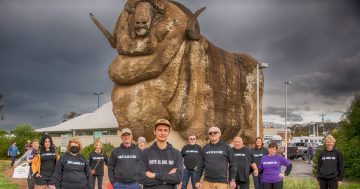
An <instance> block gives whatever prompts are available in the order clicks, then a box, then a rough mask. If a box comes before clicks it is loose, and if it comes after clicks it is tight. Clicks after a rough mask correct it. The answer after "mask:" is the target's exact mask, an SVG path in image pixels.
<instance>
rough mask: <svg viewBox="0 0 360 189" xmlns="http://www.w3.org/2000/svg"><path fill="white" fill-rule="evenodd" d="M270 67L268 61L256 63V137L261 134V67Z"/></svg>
mask: <svg viewBox="0 0 360 189" xmlns="http://www.w3.org/2000/svg"><path fill="white" fill-rule="evenodd" d="M267 67H269V64H268V63H257V64H256V137H259V136H260V116H259V114H260V113H259V112H260V103H259V101H260V100H259V96H260V94H259V93H260V92H259V69H263V68H267Z"/></svg>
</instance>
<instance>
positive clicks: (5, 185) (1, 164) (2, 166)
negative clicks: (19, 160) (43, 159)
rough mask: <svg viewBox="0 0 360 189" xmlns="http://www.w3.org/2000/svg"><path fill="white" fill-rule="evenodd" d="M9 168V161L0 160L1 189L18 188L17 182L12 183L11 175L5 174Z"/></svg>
mask: <svg viewBox="0 0 360 189" xmlns="http://www.w3.org/2000/svg"><path fill="white" fill-rule="evenodd" d="M8 168H9V162H8V161H0V188H1V189H17V188H18V187H19V186H18V184H16V183H12V182H10V180H9V177H8V176H7V175H5V174H4V171H5V170H6V169H8Z"/></svg>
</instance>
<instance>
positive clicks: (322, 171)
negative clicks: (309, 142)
mask: <svg viewBox="0 0 360 189" xmlns="http://www.w3.org/2000/svg"><path fill="white" fill-rule="evenodd" d="M333 178H338V180H339V181H342V180H343V178H344V161H343V157H342V154H341V152H340V151H338V150H337V149H335V148H334V149H332V150H331V151H328V150H326V149H325V150H324V151H322V152H321V153H320V156H319V159H318V175H317V179H333Z"/></svg>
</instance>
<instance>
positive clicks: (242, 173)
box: [232, 146, 254, 182]
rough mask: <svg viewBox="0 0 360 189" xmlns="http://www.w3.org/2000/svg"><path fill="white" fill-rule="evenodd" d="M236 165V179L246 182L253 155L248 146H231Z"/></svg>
mask: <svg viewBox="0 0 360 189" xmlns="http://www.w3.org/2000/svg"><path fill="white" fill-rule="evenodd" d="M232 150H233V154H234V158H235V161H236V165H237V173H236V178H235V180H236V181H241V182H248V179H249V173H250V165H251V164H252V163H254V157H253V156H252V153H251V151H250V149H249V148H247V147H246V146H243V147H242V148H240V149H238V150H237V149H235V148H232Z"/></svg>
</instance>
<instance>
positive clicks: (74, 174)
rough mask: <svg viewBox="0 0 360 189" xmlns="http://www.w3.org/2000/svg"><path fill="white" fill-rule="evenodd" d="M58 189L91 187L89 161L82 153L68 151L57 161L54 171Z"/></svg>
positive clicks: (88, 188) (89, 188)
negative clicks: (75, 153) (73, 153)
mask: <svg viewBox="0 0 360 189" xmlns="http://www.w3.org/2000/svg"><path fill="white" fill-rule="evenodd" d="M54 182H55V187H56V189H74V188H78V189H85V188H87V189H91V188H92V182H91V174H90V166H89V163H88V161H87V160H86V159H85V158H84V157H83V156H82V155H80V154H78V155H76V156H73V155H71V154H70V153H69V152H66V153H65V154H64V155H63V156H62V157H61V158H60V159H59V161H57V163H56V167H55V172H54Z"/></svg>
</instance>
